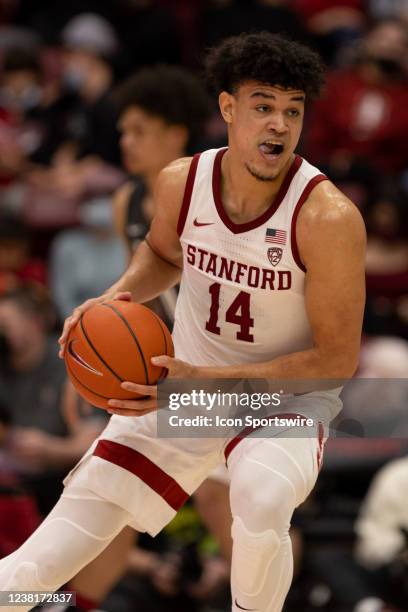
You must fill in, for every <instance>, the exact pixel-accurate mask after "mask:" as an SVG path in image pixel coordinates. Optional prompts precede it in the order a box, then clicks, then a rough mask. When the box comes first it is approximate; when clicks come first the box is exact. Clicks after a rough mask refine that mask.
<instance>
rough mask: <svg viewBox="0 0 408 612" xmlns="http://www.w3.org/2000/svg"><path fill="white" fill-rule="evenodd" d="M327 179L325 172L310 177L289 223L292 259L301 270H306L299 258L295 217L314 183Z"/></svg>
mask: <svg viewBox="0 0 408 612" xmlns="http://www.w3.org/2000/svg"><path fill="white" fill-rule="evenodd" d="M327 180H328V178H327V176H326V175H325V174H318V175H317V176H315V177H313V178H312V179H310V181H309V182H308V183H307V185H306V187H305V188H304V190H303V192H302V195H301V196H300V198H299V200H298V203H297V204H296V207H295V210H294V211H293V216H292V224H291V229H290V236H291V238H290V242H291V244H292V256H293V259H294V260H295V261H296V263H297V265H298V267H299V268H300V269H301V270H302V271H303V272H306V268H305V266H304V265H303V263H302V260H301V259H300V255H299V249H298V245H297V241H296V222H297V218H298V215H299V213H300V209H301V208H302V206H303V204H304V203H305V202H306V200H307V198H308V197H309V195H310V193H311V192H312V191H313V189H314V188H315V187H316V185H318V184H319V183H321V182H322V181H327Z"/></svg>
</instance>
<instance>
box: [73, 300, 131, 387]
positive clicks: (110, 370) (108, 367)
mask: <svg viewBox="0 0 408 612" xmlns="http://www.w3.org/2000/svg"><path fill="white" fill-rule="evenodd" d="M85 315H86V312H85V313H84V314H83V315H81V318H80V319H79V325H80V327H81V331H82V333H83V335H84V336H85V340H86V341H87V342H88V344H89V346H90V347H91V349H92V350H93V352H94V353H95V355H96V356H97V357H99V359H100V360H101V362H102V363H103V365H104V366H105V367H106V368H107V369H108V370H109V372H110V373H111V374H113V375H114V377H115V378H117V379H118V380H119V381H120V382H123V381H124V378H121V377H120V376H119V375H118V374H116V372H115V370H113V369H112V368H111V366H110V365H109V364H108V363H107V362H106V361H105V360H104V358H103V357H102V355H100V354H99V352H98V351H97V349H96V348H95V345H94V344H93V342H92V340H91V339H90V338H89V336H88V334H87V333H86V329H85V325H84V316H85Z"/></svg>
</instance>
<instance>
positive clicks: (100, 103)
mask: <svg viewBox="0 0 408 612" xmlns="http://www.w3.org/2000/svg"><path fill="white" fill-rule="evenodd" d="M62 38H63V41H64V45H65V46H64V53H63V70H62V81H63V86H64V88H65V94H66V95H65V96H62V97H63V99H64V100H65V103H66V104H67V105H68V107H69V110H68V113H67V117H66V121H65V122H64V125H63V129H64V133H63V138H62V142H60V146H59V147H58V149H57V150H56V151H55V153H54V155H53V157H52V166H51V167H48V168H42V169H40V168H38V167H37V168H36V169H34V170H32V171H31V172H30V173H29V175H28V176H27V190H26V193H25V194H24V202H25V206H24V217H25V219H26V220H27V221H28V222H29V223H31V224H32V225H35V226H40V227H54V228H57V227H61V226H66V225H70V224H73V223H75V222H77V221H78V214H77V213H78V206H79V204H80V202H81V201H82V200H83V199H85V198H90V197H93V196H96V195H100V194H107V193H108V194H109V193H111V192H112V191H113V190H114V189H116V188H117V187H118V186H119V185H120V184H121V183H122V182H123V178H124V176H123V173H122V172H121V171H120V170H119V169H118V168H117V164H118V163H119V143H118V133H117V130H116V112H115V108H114V104H113V102H112V101H111V98H110V92H111V88H112V85H113V80H114V74H113V67H112V59H113V56H114V54H115V53H116V52H117V49H118V46H119V43H118V40H117V37H116V35H115V33H114V30H113V28H112V27H111V26H110V24H109V23H108V22H107V21H106V20H104V19H103V18H102V17H100V16H98V15H96V14H81V15H78V16H76V17H74V18H73V19H72V20H71V21H70V22H69V23H68V24H67V25H66V27H65V28H64V31H63V33H62Z"/></svg>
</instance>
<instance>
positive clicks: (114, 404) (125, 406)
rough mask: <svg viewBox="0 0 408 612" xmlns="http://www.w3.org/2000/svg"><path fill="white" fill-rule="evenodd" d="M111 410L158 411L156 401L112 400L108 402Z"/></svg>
mask: <svg viewBox="0 0 408 612" xmlns="http://www.w3.org/2000/svg"><path fill="white" fill-rule="evenodd" d="M108 405H109V408H113V409H116V408H119V409H121V410H135V411H136V412H141V411H142V410H150V409H151V408H154V409H156V406H157V401H156V399H150V398H148V399H142V398H141V399H140V400H118V399H111V400H109V401H108Z"/></svg>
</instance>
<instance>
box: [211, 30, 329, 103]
mask: <svg viewBox="0 0 408 612" xmlns="http://www.w3.org/2000/svg"><path fill="white" fill-rule="evenodd" d="M205 74H206V78H207V81H208V85H209V86H210V88H211V89H212V90H213V91H214V93H215V94H217V95H218V94H219V93H221V91H227V92H228V93H235V92H236V91H237V89H238V87H239V85H241V84H242V83H244V82H246V81H259V82H260V83H265V84H268V85H278V86H280V87H283V88H284V89H300V90H302V91H304V92H305V94H306V95H307V97H310V98H315V97H317V96H318V95H319V93H320V89H321V87H322V85H323V83H324V67H323V64H322V62H321V60H320V57H319V55H318V54H317V53H315V51H313V50H312V49H310V48H309V47H307V46H306V45H303V44H301V43H299V42H296V41H292V40H289V39H288V38H285V37H284V36H282V35H280V34H271V33H270V32H257V33H253V34H252V33H245V32H244V33H242V34H239V35H238V36H231V37H230V38H226V39H224V40H223V41H222V42H221V43H220V44H219V45H218V46H216V47H213V48H212V49H210V50H209V53H208V55H207V58H206V61H205Z"/></svg>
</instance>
